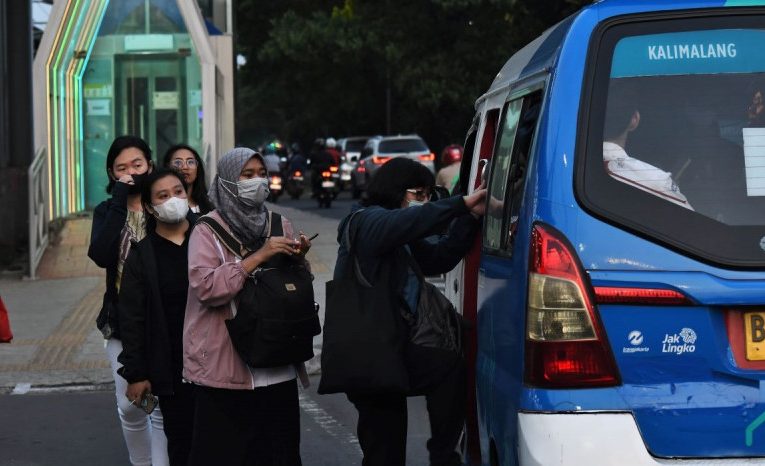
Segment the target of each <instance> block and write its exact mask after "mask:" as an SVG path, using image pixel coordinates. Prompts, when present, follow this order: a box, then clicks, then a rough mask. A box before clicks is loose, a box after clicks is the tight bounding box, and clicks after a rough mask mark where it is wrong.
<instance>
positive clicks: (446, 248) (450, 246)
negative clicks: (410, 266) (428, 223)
mask: <svg viewBox="0 0 765 466" xmlns="http://www.w3.org/2000/svg"><path fill="white" fill-rule="evenodd" d="M480 225H481V222H480V221H479V220H477V219H475V218H473V216H472V215H461V216H460V217H458V218H457V219H455V220H454V222H453V223H452V224H451V226H450V228H449V231H448V233H447V234H445V235H440V236H433V237H428V238H425V239H422V240H419V241H415V242H413V243H411V244H410V248H411V251H412V255H413V256H414V258H415V260H416V261H417V264H419V266H420V269H422V273H423V274H425V275H438V274H441V273H446V272H448V271H449V270H451V269H453V268H454V267H455V266H456V265H457V264H458V263H459V261H460V260H462V258H463V257H465V255H466V254H467V253H468V251H469V250H470V248H471V247H472V246H473V238H474V237H475V234H476V232H477V231H478V229H479V227H480Z"/></svg>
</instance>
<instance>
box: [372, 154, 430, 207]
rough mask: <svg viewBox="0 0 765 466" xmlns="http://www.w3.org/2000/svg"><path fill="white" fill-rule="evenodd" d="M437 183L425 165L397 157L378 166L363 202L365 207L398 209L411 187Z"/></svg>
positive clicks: (428, 185)
mask: <svg viewBox="0 0 765 466" xmlns="http://www.w3.org/2000/svg"><path fill="white" fill-rule="evenodd" d="M435 184H436V179H435V177H434V176H433V173H431V172H430V170H428V169H427V168H426V167H425V165H423V164H421V163H419V162H415V161H414V160H411V159H407V158H406V157H397V158H394V159H391V160H390V161H388V162H386V163H385V164H384V165H383V166H382V167H380V168H378V169H377V171H376V172H375V174H374V176H372V181H370V182H369V187H368V188H367V197H366V199H364V200H363V201H361V204H362V205H363V206H365V207H369V206H373V205H379V206H380V207H384V208H386V209H398V208H400V207H401V203H402V202H403V201H404V197H405V196H406V190H407V189H410V188H420V187H422V188H432V187H433V186H434V185H435Z"/></svg>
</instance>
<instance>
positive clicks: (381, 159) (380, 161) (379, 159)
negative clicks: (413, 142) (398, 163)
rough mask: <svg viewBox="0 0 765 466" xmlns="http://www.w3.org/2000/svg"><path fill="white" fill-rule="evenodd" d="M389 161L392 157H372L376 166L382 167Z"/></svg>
mask: <svg viewBox="0 0 765 466" xmlns="http://www.w3.org/2000/svg"><path fill="white" fill-rule="evenodd" d="M388 160H390V157H380V156H379V155H375V156H373V157H372V162H373V163H374V164H376V165H382V164H384V163H385V162H387V161H388Z"/></svg>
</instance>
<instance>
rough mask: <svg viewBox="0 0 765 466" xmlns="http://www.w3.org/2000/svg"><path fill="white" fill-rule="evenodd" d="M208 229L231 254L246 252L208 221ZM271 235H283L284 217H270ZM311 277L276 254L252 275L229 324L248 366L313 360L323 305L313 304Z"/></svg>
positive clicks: (226, 233)
mask: <svg viewBox="0 0 765 466" xmlns="http://www.w3.org/2000/svg"><path fill="white" fill-rule="evenodd" d="M198 221H199V222H202V223H205V224H207V225H209V226H210V227H211V228H212V230H213V232H214V233H215V235H216V236H217V237H218V238H219V239H220V240H221V242H222V243H223V244H224V245H225V246H226V248H227V249H229V250H230V251H231V252H233V253H234V254H236V255H237V256H239V257H245V256H246V255H247V252H245V249H244V248H242V245H241V243H239V242H238V241H237V240H236V239H235V238H234V237H233V236H232V235H231V234H229V233H228V232H227V231H226V230H225V229H224V228H223V227H222V226H221V225H220V224H219V223H218V222H216V221H215V220H214V219H212V218H210V217H207V216H205V217H201V218H200V219H199V220H198ZM269 225H272V227H271V230H270V233H269V235H271V236H282V235H283V234H284V233H283V231H282V226H281V225H282V222H281V216H280V215H279V214H277V213H272V214H271V218H270V221H269ZM312 281H313V277H312V276H311V273H310V272H309V271H308V270H307V269H306V268H305V267H304V266H303V265H302V264H297V263H295V262H294V261H292V260H290V259H289V258H284V257H280V256H279V255H277V256H275V257H274V258H273V259H271V260H269V261H268V262H266V263H264V264H261V266H260V267H259V268H258V269H257V270H256V271H255V272H253V274H252V276H250V277H248V278H247V279H246V280H245V282H244V286H243V287H242V290H241V291H240V292H239V294H238V295H237V312H236V315H235V316H234V318H232V319H227V320H226V322H225V323H226V328H227V329H228V334H229V337H231V343H232V344H233V345H234V348H235V349H236V351H237V352H238V353H239V356H241V357H242V359H243V360H244V362H245V363H247V365H248V366H250V367H278V366H285V365H288V364H294V363H299V362H303V361H307V360H309V359H311V358H312V357H313V355H314V353H313V337H314V336H316V335H318V334H319V333H321V323H320V322H319V315H318V311H319V307H318V304H316V302H315V301H314V295H313V282H312Z"/></svg>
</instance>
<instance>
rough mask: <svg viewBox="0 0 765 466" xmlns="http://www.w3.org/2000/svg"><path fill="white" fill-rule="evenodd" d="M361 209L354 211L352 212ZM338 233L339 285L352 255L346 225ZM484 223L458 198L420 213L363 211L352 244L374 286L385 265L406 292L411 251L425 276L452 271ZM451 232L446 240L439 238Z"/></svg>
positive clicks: (413, 210)
mask: <svg viewBox="0 0 765 466" xmlns="http://www.w3.org/2000/svg"><path fill="white" fill-rule="evenodd" d="M358 209H361V206H358V205H357V206H354V208H353V211H356V210H358ZM348 218H349V217H346V218H345V219H343V221H341V222H340V225H339V227H338V243H340V248H339V250H338V255H337V263H336V264H335V279H339V278H340V276H339V275H340V274H342V273H343V272H344V271H345V267H346V259H347V257H348V251H347V249H346V246H345V244H344V241H343V240H342V236H343V232H344V231H345V224H346V222H347V221H348ZM479 225H480V223H479V221H478V220H476V219H475V218H473V216H471V215H470V213H469V211H468V209H467V207H466V206H465V201H464V200H463V199H462V196H454V197H449V198H446V199H442V200H439V201H435V202H428V203H426V204H424V205H422V206H420V207H410V208H403V209H392V210H389V209H385V208H383V207H379V206H372V207H367V208H364V210H363V211H361V212H359V213H358V214H356V215H355V216H354V217H353V222H351V228H350V233H351V238H352V240H353V247H354V248H355V249H356V251H357V256H358V258H359V266H360V267H361V271H362V272H363V273H364V276H365V277H366V278H367V279H369V280H375V279H376V277H377V273H378V270H380V266H381V265H382V264H383V263H384V262H386V261H387V262H390V265H391V269H390V270H391V271H392V272H391V273H392V275H393V276H392V277H391V283H392V284H393V286H394V290H398V292H399V293H401V292H402V290H403V288H404V285H405V281H406V279H407V276H408V272H407V268H408V267H409V265H408V258H407V256H406V254H407V251H406V248H405V246H409V250H410V251H411V253H412V256H413V257H414V259H415V261H416V262H417V264H418V265H419V266H420V269H422V272H423V274H425V275H438V274H441V273H445V272H448V271H449V270H451V269H453V268H454V267H455V266H456V265H457V264H458V263H459V261H460V260H461V259H462V258H463V257H464V256H465V254H467V252H468V251H469V250H470V247H471V246H472V245H473V238H474V237H475V233H476V231H477V230H478V227H479ZM447 226H448V227H449V230H448V233H447V234H446V235H441V234H440V233H441V232H442V231H444V229H445V228H446V227H447Z"/></svg>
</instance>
